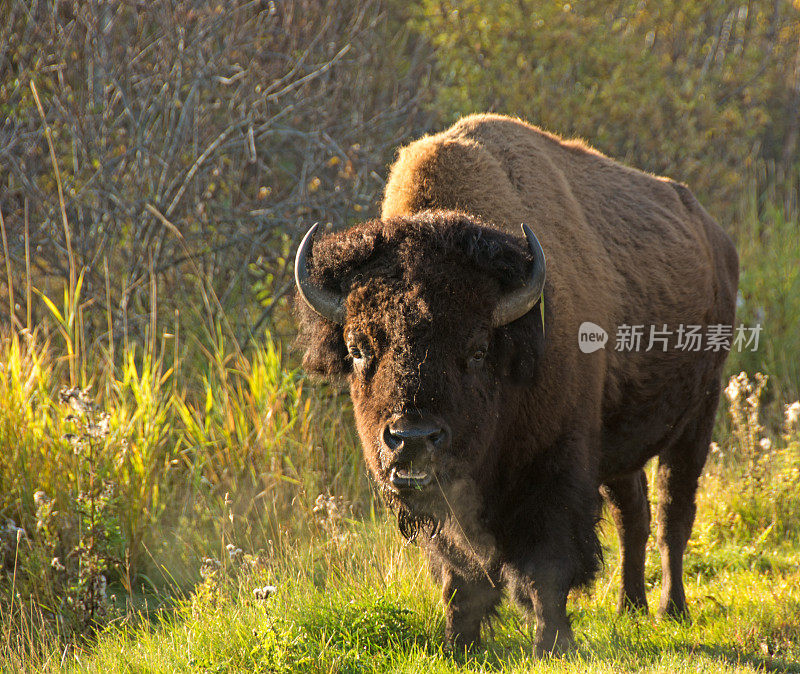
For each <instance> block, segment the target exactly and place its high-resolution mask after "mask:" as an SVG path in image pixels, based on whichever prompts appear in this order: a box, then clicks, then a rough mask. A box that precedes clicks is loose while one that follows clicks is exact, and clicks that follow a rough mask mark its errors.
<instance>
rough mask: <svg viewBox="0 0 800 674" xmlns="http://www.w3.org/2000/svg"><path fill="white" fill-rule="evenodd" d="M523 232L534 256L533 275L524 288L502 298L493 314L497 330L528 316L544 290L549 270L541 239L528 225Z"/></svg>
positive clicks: (493, 322) (523, 228) (493, 321)
mask: <svg viewBox="0 0 800 674" xmlns="http://www.w3.org/2000/svg"><path fill="white" fill-rule="evenodd" d="M522 232H523V233H524V234H525V238H526V239H527V240H528V248H530V251H531V255H533V267H532V269H531V275H530V277H529V278H528V281H527V282H526V283H525V285H524V286H522V288H517V289H516V290H512V291H511V292H509V293H508V294H506V295H504V296H503V297H501V298H500V301H499V302H498V303H497V306H496V307H495V308H494V313H493V314H492V325H493V326H494V327H496V328H499V327H500V326H501V325H506V324H507V323H511V321H516V320H517V319H518V318H521V317H522V316H524V315H525V314H527V313H528V312H529V311H530V310H531V309H533V307H534V306H535V305H536V303H537V302H538V301H539V298H540V297H541V296H542V290H543V289H544V279H545V274H546V269H547V267H546V264H545V259H544V251H543V250H542V246H541V244H540V243H539V239H537V238H536V235H535V234H534V233H533V232H532V231H531V228H530V227H528V225H524V224H523V225H522Z"/></svg>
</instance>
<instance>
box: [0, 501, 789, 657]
mask: <svg viewBox="0 0 800 674" xmlns="http://www.w3.org/2000/svg"><path fill="white" fill-rule="evenodd" d="M712 511H713V509H709V508H707V507H702V506H701V520H700V527H699V528H700V530H701V531H703V532H704V533H705V531H706V528H708V527H713V526H720V524H719V523H717V524H716V525H714V524H713V522H712V519H713V518H712V516H711V512H712ZM612 538H613V536H608V535H607V536H606V537H605V540H606V541H607V542H610V541H611V540H612ZM656 557H657V555H656V554H655V551H654V550H653V549H651V550H650V556H649V559H648V567H647V569H648V574H647V577H648V583H649V584H650V585H651V588H652V589H651V592H650V597H649V598H650V602H651V604H655V603H656V601H657V591H658V576H659V573H658V571H657V568H658V562H657V559H656ZM687 562H688V563H687V578H686V580H687V593H688V596H689V597H690V602H691V607H692V609H693V617H694V620H693V623H692V624H691V625H683V624H678V623H675V622H673V621H671V620H661V621H660V620H657V619H656V618H655V617H654V616H653V615H648V616H636V617H618V616H617V615H616V613H615V610H614V603H615V593H616V589H617V582H618V578H617V576H618V571H619V569H618V564H617V559H616V556H615V551H614V550H608V551H607V561H606V565H605V569H604V571H603V574H602V576H601V578H600V579H599V580H598V581H597V583H596V585H595V587H594V588H593V589H592V590H591V591H590V592H586V593H582V594H580V595H579V596H577V597H575V598H574V599H573V601H572V603H571V612H572V616H573V620H574V626H575V630H576V634H577V635H579V636H578V639H579V646H578V650H577V653H575V654H574V655H572V656H569V657H566V658H557V659H552V660H548V661H544V662H539V663H537V664H536V668H537V671H539V670H541V671H570V672H572V671H574V672H581V671H585V672H620V671H631V672H634V671H652V672H668V671H669V672H699V671H707V672H720V671H736V672H749V671H800V546H798V545H797V542H796V541H794V542H787V543H785V544H780V543H776V542H770V543H764V542H761V543H755V544H754V545H740V544H735V543H723V544H719V545H715V546H713V547H712V548H711V549H710V550H703V549H698V546H697V545H695V546H694V547H693V548H692V549H691V550H690V552H689V554H688V558H687ZM264 585H274V586H275V594H274V595H271V596H268V598H266V599H262V598H256V597H255V595H254V593H253V591H254V590H256V589H257V588H262V587H263V586H264ZM270 589H271V588H270ZM442 630H443V626H442V619H441V608H440V606H439V601H438V598H437V593H436V590H435V589H434V587H433V585H432V583H431V581H430V580H429V578H428V575H427V572H426V571H425V568H424V563H423V560H422V559H421V555H420V553H419V550H418V549H417V548H415V547H412V546H407V545H403V544H402V543H401V542H400V541H399V537H398V535H397V533H396V532H395V531H394V530H393V528H392V527H391V526H389V525H387V524H380V523H375V522H370V521H368V522H354V521H343V522H341V523H339V524H338V525H337V527H336V530H335V531H331V532H330V535H329V536H327V537H321V538H319V539H316V540H314V542H313V545H310V546H308V547H305V548H302V549H299V548H298V549H295V550H292V552H291V553H290V554H288V555H285V556H282V557H280V558H278V559H274V560H266V561H265V563H264V564H263V565H262V566H260V567H259V566H256V568H253V566H251V565H250V564H248V563H246V562H244V563H242V564H236V565H233V564H232V565H230V566H229V567H228V569H227V572H222V571H220V572H218V574H214V576H212V577H209V578H207V579H206V580H205V581H203V582H202V583H201V584H200V585H199V586H198V587H197V588H196V590H195V591H194V593H193V594H192V596H191V597H189V598H187V599H185V600H182V601H179V602H178V603H177V605H176V606H174V607H172V608H170V609H168V610H167V609H163V610H161V611H154V612H153V613H152V614H151V615H150V619H149V620H147V621H144V622H140V621H138V620H135V619H134V620H131V619H128V620H125V619H122V620H121V621H120V622H119V623H118V624H114V625H112V626H110V627H108V628H106V630H105V631H103V632H102V633H101V634H99V635H98V636H97V638H96V642H95V643H94V644H92V645H91V646H87V647H86V648H85V649H79V650H75V651H70V652H69V653H68V655H67V656H66V657H62V655H63V652H62V650H61V649H59V648H53V649H52V650H50V651H49V652H48V649H47V644H39V645H38V648H39V649H40V650H39V653H37V655H36V656H35V659H34V660H32V661H31V662H35V663H36V665H35V667H32V668H31V669H37V670H40V671H50V670H53V671H55V670H59V669H60V668H62V667H64V668H65V669H66V670H67V671H91V672H107V673H111V672H131V671H133V672H149V671H153V672H172V671H196V672H233V671H285V672H295V671H309V672H312V671H313V672H316V671H330V672H373V671H374V672H418V671H421V670H424V671H429V672H482V671H509V672H526V671H530V670H531V668H532V666H533V661H532V659H531V656H530V654H531V651H532V644H533V631H532V628H531V627H530V626H529V625H528V624H527V622H526V621H525V618H524V616H522V615H521V614H520V613H519V612H518V611H517V610H516V609H515V608H512V607H510V606H506V605H504V607H503V608H502V610H501V612H500V615H499V617H498V618H497V619H496V620H495V622H494V626H493V629H491V630H487V631H485V643H484V648H483V649H481V650H480V651H478V652H476V653H471V654H466V655H465V654H453V653H448V652H445V651H444V650H443V648H442ZM6 667H7V668H8V670H9V671H14V670H16V669H17V668H24V667H25V660H24V659H23V658H20V657H19V656H18V657H17V658H15V659H9V660H7V661H6Z"/></svg>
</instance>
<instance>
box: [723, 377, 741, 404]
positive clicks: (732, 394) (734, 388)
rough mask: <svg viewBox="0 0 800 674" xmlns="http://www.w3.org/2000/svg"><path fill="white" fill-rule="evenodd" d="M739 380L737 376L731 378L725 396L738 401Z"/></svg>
mask: <svg viewBox="0 0 800 674" xmlns="http://www.w3.org/2000/svg"><path fill="white" fill-rule="evenodd" d="M739 390H740V385H739V380H738V379H737V378H736V377H731V380H730V381H729V382H728V385H727V386H726V387H725V396H726V397H727V398H728V400H730V401H731V402H736V400H737V399H738V398H739Z"/></svg>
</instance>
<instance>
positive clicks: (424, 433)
mask: <svg viewBox="0 0 800 674" xmlns="http://www.w3.org/2000/svg"><path fill="white" fill-rule="evenodd" d="M381 440H382V443H383V445H384V447H386V449H388V450H389V451H390V452H391V453H392V454H393V455H394V457H395V461H396V462H398V463H407V462H411V461H414V460H415V459H417V458H423V457H422V456H420V454H421V453H422V454H427V453H430V452H433V451H435V450H442V449H445V448H446V446H447V444H449V441H450V430H449V429H448V428H447V425H446V424H445V423H443V422H440V421H436V420H433V419H424V418H423V419H415V418H411V417H408V416H405V415H404V416H398V417H393V418H392V419H390V420H389V421H388V422H386V424H385V425H384V427H383V433H382V436H381Z"/></svg>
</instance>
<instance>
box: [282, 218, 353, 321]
mask: <svg viewBox="0 0 800 674" xmlns="http://www.w3.org/2000/svg"><path fill="white" fill-rule="evenodd" d="M318 226H319V223H318V222H315V223H314V226H313V227H311V229H309V230H308V232H306V235H305V236H304V237H303V240H302V241H301V242H300V246H299V247H298V249H297V256H296V257H295V259H294V282H295V283H296V284H297V292H299V293H300V297H302V298H303V300H305V303H306V304H307V305H308V306H310V307H311V308H312V309H313V310H314V311H316V312H317V313H318V314H319V315H320V316H322V317H323V318H327V319H328V320H329V321H333V322H334V323H338V324H339V325H341V324H343V323H344V297H342V296H341V295H337V294H336V293H333V292H331V291H330V290H325V288H321V287H319V286H316V285H314V284H313V283H312V282H311V279H309V278H308V266H307V264H306V257H307V255H308V251H309V250H311V246H312V244H313V242H314V232H316V231H317V227H318Z"/></svg>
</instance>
